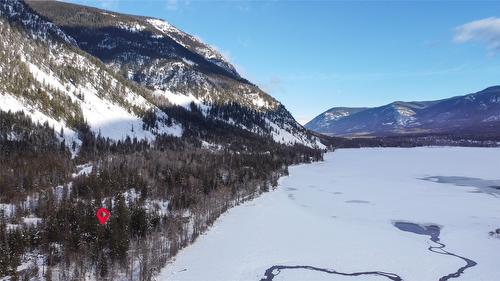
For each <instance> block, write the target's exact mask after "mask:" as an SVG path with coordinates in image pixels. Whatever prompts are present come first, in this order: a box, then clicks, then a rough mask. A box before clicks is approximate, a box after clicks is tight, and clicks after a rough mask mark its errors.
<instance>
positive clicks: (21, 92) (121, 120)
mask: <svg viewBox="0 0 500 281" xmlns="http://www.w3.org/2000/svg"><path fill="white" fill-rule="evenodd" d="M0 7H1V9H0V12H1V15H2V17H1V19H0V28H1V29H2V39H3V40H2V42H1V43H0V44H1V46H0V51H1V53H0V54H1V55H2V56H6V57H8V58H14V59H6V60H1V61H0V69H1V70H2V72H1V77H0V79H1V80H2V85H1V86H0V99H1V100H2V103H1V104H0V109H1V110H3V111H13V112H15V111H23V112H25V113H26V114H28V115H29V116H31V117H32V119H33V120H34V121H36V122H40V123H43V122H45V121H47V122H49V125H51V126H52V127H54V129H55V130H56V131H57V132H59V131H60V130H61V128H62V129H63V130H64V134H65V138H67V140H68V141H67V142H66V143H67V144H71V143H72V142H73V141H77V140H76V133H75V127H74V124H73V123H74V122H77V121H78V119H82V120H79V121H84V122H85V123H87V124H88V125H89V126H90V128H91V130H93V131H94V132H95V133H96V134H98V133H100V134H101V136H103V137H108V138H111V139H113V140H120V139H124V138H125V137H126V136H130V137H137V138H138V139H153V138H154V136H155V135H158V134H170V135H174V136H180V135H181V134H182V128H181V126H180V125H179V124H173V125H172V126H171V127H169V126H167V125H165V122H159V126H158V128H155V129H151V130H144V129H143V122H142V112H145V111H152V112H155V114H156V115H157V119H158V120H160V121H161V120H166V119H167V116H166V115H165V114H164V113H163V112H161V111H160V110H159V109H158V108H157V107H156V106H155V105H154V104H153V103H152V102H150V101H149V100H148V99H146V98H147V97H148V96H147V91H145V90H142V89H139V88H137V87H133V86H131V85H130V84H127V83H124V81H123V80H122V79H120V77H118V76H117V75H115V74H113V73H112V72H110V71H108V70H107V69H106V68H105V67H104V66H103V65H102V64H100V63H99V62H98V61H96V60H95V59H93V58H91V57H89V56H88V55H86V54H84V53H82V52H80V51H79V50H77V49H75V48H73V47H72V45H69V44H68V42H70V43H74V40H72V39H68V38H70V37H69V36H66V35H65V34H64V33H63V32H62V31H61V30H60V29H59V28H58V27H56V26H54V25H53V24H51V23H48V22H46V21H44V20H43V19H42V18H40V17H39V16H37V15H35V14H33V13H31V12H29V10H28V9H27V7H26V6H25V5H24V4H22V3H21V2H18V1H13V0H9V1H4V2H3V3H2V6H0ZM7 19H8V20H9V21H11V22H16V23H19V24H21V25H22V26H24V27H25V28H26V29H25V30H27V32H29V33H31V35H32V36H35V37H36V38H37V39H38V40H33V39H32V38H29V37H28V36H26V34H25V33H24V30H23V31H21V30H19V29H14V28H12V27H11V25H10V24H9V23H8V22H7ZM47 34H54V36H53V37H49V36H48V35H47ZM59 39H64V40H62V41H61V40H59ZM11 75H16V76H17V77H16V78H17V79H19V80H20V83H21V82H22V83H24V85H16V84H15V82H13V81H12V78H10V76H11ZM59 99H60V100H61V101H60V102H61V104H60V105H61V106H62V108H61V110H60V111H59V112H58V113H56V109H55V108H54V106H59V104H57V103H58V101H57V100H59ZM65 105H68V107H66V106H65Z"/></svg>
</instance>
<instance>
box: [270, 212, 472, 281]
mask: <svg viewBox="0 0 500 281" xmlns="http://www.w3.org/2000/svg"><path fill="white" fill-rule="evenodd" d="M393 225H394V226H395V227H396V228H397V229H399V230H401V231H406V232H411V233H414V234H418V235H427V236H430V240H431V241H432V242H434V243H435V244H437V246H429V248H428V249H429V251H431V252H433V253H436V254H440V255H448V256H453V257H456V258H459V259H461V260H463V261H465V263H466V264H465V265H464V266H462V267H460V268H458V269H457V271H455V272H452V273H450V274H447V275H445V276H442V277H440V278H439V279H438V280H439V281H446V280H449V279H451V278H458V277H460V275H462V274H463V273H464V272H465V270H466V269H467V268H469V267H473V266H475V265H477V263H476V262H475V261H473V260H471V259H469V258H466V257H462V256H459V255H457V254H454V253H451V252H448V251H446V250H444V248H445V247H446V245H445V244H444V243H441V242H440V239H439V235H440V233H441V227H440V226H438V225H436V224H426V225H420V224H416V223H412V222H405V221H395V222H393ZM291 269H304V270H313V271H319V272H324V273H328V274H335V275H342V276H363V275H375V276H381V277H385V278H387V279H389V280H394V281H402V280H403V278H402V277H401V276H399V275H398V274H396V273H390V272H383V271H362V272H353V273H346V272H339V271H336V270H334V269H327V268H319V267H315V266H310V265H273V266H271V267H269V268H268V269H267V270H266V271H265V273H264V278H262V279H261V280H260V281H271V280H273V279H274V277H276V276H277V275H278V274H280V273H281V271H283V270H291Z"/></svg>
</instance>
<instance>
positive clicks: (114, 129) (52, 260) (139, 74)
mask: <svg viewBox="0 0 500 281" xmlns="http://www.w3.org/2000/svg"><path fill="white" fill-rule="evenodd" d="M106 14H109V15H111V16H108V15H106ZM68 15H72V16H75V17H76V18H78V17H79V15H80V16H81V17H80V18H81V19H82V20H84V21H85V22H87V23H92V24H89V25H87V26H80V29H79V30H75V29H74V28H73V27H71V26H70V25H68V23H67V22H65V21H63V20H62V19H63V18H65V17H66V16H68ZM85 15H87V16H85ZM89 15H90V17H91V18H96V19H95V20H92V21H89V20H88V16H89ZM99 15H101V16H102V17H101V16H99ZM114 18H116V20H111V19H114ZM133 21H138V22H139V23H138V24H141V25H144V26H146V27H147V28H145V29H144V30H139V31H140V32H139V31H137V30H136V29H131V28H130V24H131V23H132V22H133ZM158 21H159V20H155V19H148V18H144V17H136V16H127V15H119V14H115V13H111V12H109V13H108V12H105V11H103V10H97V9H92V8H86V7H82V6H76V5H71V4H65V3H58V2H54V3H52V2H50V3H49V2H44V1H36V2H30V5H28V4H26V3H25V2H23V1H17V0H1V1H0V32H1V33H0V34H1V40H0V146H1V149H0V280H4V279H5V280H61V281H64V280H152V278H153V276H154V275H155V273H156V272H157V271H158V270H159V269H161V268H162V267H164V266H166V263H167V261H168V260H169V259H171V258H172V257H173V256H175V254H176V253H177V251H178V250H179V249H181V248H183V247H185V246H186V245H188V244H190V243H191V242H192V241H193V240H194V239H196V237H197V236H198V235H200V234H201V233H203V232H204V231H206V230H207V228H208V227H210V225H211V224H212V223H213V222H214V221H215V220H216V219H217V218H218V217H219V216H220V215H221V214H222V213H223V212H225V211H226V210H227V209H228V208H231V207H232V206H235V205H237V204H240V203H241V202H243V201H245V200H250V199H252V198H254V197H255V196H258V195H259V194H261V193H262V192H266V191H268V190H269V189H272V188H273V187H275V186H276V185H277V180H278V178H279V177H280V176H283V175H286V174H287V167H288V166H289V165H291V164H296V163H304V162H310V161H319V160H321V159H322V153H323V151H322V148H323V147H324V146H323V145H322V144H320V142H319V140H318V138H317V137H315V136H313V135H311V134H310V133H309V132H307V130H305V129H304V128H303V127H302V126H300V125H299V124H298V123H297V122H296V121H295V120H294V119H293V117H292V116H291V115H290V113H289V112H288V111H287V110H286V109H285V108H284V106H283V105H281V104H280V103H279V102H278V101H276V100H275V99H273V98H272V97H270V96H268V95H267V94H265V93H264V92H262V91H261V90H260V89H258V87H256V86H255V85H253V84H251V83H250V82H249V81H247V80H245V79H244V78H242V77H241V76H240V75H239V74H238V73H237V72H236V70H235V69H234V67H233V66H232V65H231V64H230V63H229V62H228V61H227V60H225V59H224V58H223V56H221V55H220V54H218V53H217V52H216V51H215V50H213V49H211V48H209V47H208V46H206V45H204V44H203V43H202V42H200V41H198V40H197V39H196V40H195V39H194V37H190V36H189V35H187V34H185V33H183V32H181V31H179V30H178V29H173V27H172V28H167V29H165V30H162V29H161V28H160V27H168V25H167V23H166V22H163V21H161V23H160V22H158ZM72 22H74V21H72ZM122 23H123V24H125V25H120V24H122ZM93 28H102V30H101V31H102V33H98V32H96V33H92V32H93V31H95V30H94V29H93ZM117 28H118V29H119V30H117ZM139 29H140V28H139ZM109 30H110V32H108V31H109ZM120 30H121V31H120ZM90 34H94V35H95V36H96V37H95V38H94V39H95V40H94V41H90V40H89V41H86V40H87V39H89V36H90ZM99 36H105V37H106V40H110V42H111V41H113V42H114V43H113V44H115V43H116V44H118V45H116V46H117V47H116V50H114V51H112V52H111V51H110V52H108V53H106V52H105V50H103V49H102V48H101V47H99V46H101V45H99V43H98V42H101V41H100V40H101V39H102V40H104V39H103V38H101V37H99ZM145 38H146V39H145ZM127 40H128V41H127ZM148 40H151V41H148ZM84 42H87V43H86V44H85V43H84ZM120 42H121V43H123V44H125V45H127V46H128V45H133V46H136V47H137V46H139V45H138V44H139V43H142V44H143V45H144V46H149V45H150V44H156V45H155V46H156V47H158V50H160V51H159V52H157V53H151V52H150V51H151V49H148V48H146V47H144V48H143V47H140V46H139V47H137V48H132V47H130V48H128V47H127V48H125V47H124V46H125V45H119V43H120ZM121 43H120V44H121ZM156 47H155V48H156ZM104 49H106V48H104ZM111 49H113V48H111ZM108 50H109V49H108ZM125 52H128V53H129V55H128V56H125ZM146 55H150V56H149V57H148V58H146ZM139 58H142V59H144V61H143V62H141V61H140V59H139ZM191 62H194V63H195V64H191ZM160 66H161V67H165V68H164V69H168V70H166V72H164V73H163V74H161V72H160V71H159V70H160V69H161V67H160ZM155 67H156V68H155ZM148 69H149V71H147V70H148ZM160 74H161V75H160ZM158 75H160V76H158ZM100 207H106V208H107V209H108V210H109V211H110V213H111V215H110V218H109V220H108V221H107V222H106V224H105V225H100V224H99V222H98V220H97V219H96V211H97V209H98V208H100ZM242 223H244V222H242ZM256 235H257V234H256ZM167 266H168V265H167Z"/></svg>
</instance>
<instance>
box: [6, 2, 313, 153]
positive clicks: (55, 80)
mask: <svg viewBox="0 0 500 281" xmlns="http://www.w3.org/2000/svg"><path fill="white" fill-rule="evenodd" d="M1 7H2V11H1V13H2V18H3V19H5V20H6V22H5V23H2V26H4V28H5V33H6V34H7V32H10V33H11V34H12V36H11V37H12V38H13V39H12V43H13V44H14V45H16V46H18V48H16V50H13V49H9V48H11V47H10V46H7V45H4V46H3V47H4V53H5V54H7V53H9V56H11V57H16V56H17V57H19V58H20V60H19V61H17V64H19V65H21V66H20V67H21V68H22V69H21V70H20V69H18V68H19V67H17V66H14V65H13V63H12V62H10V61H7V62H6V63H8V64H10V68H11V69H12V73H18V74H19V75H18V76H19V77H21V76H29V78H30V79H28V80H27V81H22V82H19V83H24V86H23V87H24V88H26V89H41V88H44V92H45V96H46V98H43V99H42V98H41V96H40V95H38V94H36V93H24V92H20V93H17V94H16V95H13V94H12V92H11V91H10V90H8V89H7V88H9V87H10V88H16V87H17V86H16V87H14V86H12V87H11V86H10V85H11V84H12V82H10V80H9V79H8V77H7V73H4V74H5V77H4V89H3V91H2V96H1V97H0V98H2V99H3V101H4V102H3V105H2V108H1V109H2V110H4V111H8V110H15V111H18V110H22V111H26V112H31V111H33V112H35V114H31V116H32V117H33V118H34V116H38V117H40V118H38V119H39V121H41V122H45V121H49V123H51V126H53V127H54V128H55V129H56V130H57V131H59V130H61V129H62V130H64V131H65V132H66V135H71V137H69V138H68V139H67V142H66V143H68V144H69V143H71V142H73V141H76V142H78V138H77V137H75V136H77V135H78V134H77V131H78V129H77V128H76V123H88V125H89V127H90V130H91V131H93V132H94V133H95V134H98V133H99V134H102V136H105V137H111V139H116V140H119V139H123V138H125V137H126V136H130V137H137V138H139V139H149V140H152V139H154V138H155V136H157V135H159V134H165V133H166V134H170V135H174V136H182V134H183V127H186V126H187V127H192V126H191V125H190V124H184V123H186V122H190V121H189V120H186V119H185V118H184V119H183V117H182V116H174V115H176V114H177V115H178V114H179V112H178V110H172V108H174V107H182V108H184V109H185V110H187V111H189V110H191V108H192V107H191V104H194V105H196V107H198V108H200V109H201V111H202V114H203V116H204V118H207V119H210V120H213V121H214V122H225V123H227V124H229V125H230V126H236V127H239V128H241V129H244V130H247V131H249V132H251V133H255V134H257V135H260V136H262V137H270V138H272V139H273V140H274V141H276V142H278V143H283V144H287V145H294V144H302V145H306V146H309V147H322V145H321V144H320V143H319V141H318V139H317V138H316V137H314V136H312V135H311V134H309V133H308V132H307V131H306V130H305V129H304V128H303V127H302V126H301V125H300V124H298V123H297V122H296V121H295V119H294V118H293V117H292V115H291V114H290V113H289V112H288V110H286V108H285V107H284V106H283V105H282V104H281V103H279V102H278V101H277V100H276V99H274V98H273V97H271V96H269V95H268V94H266V93H265V92H263V91H262V90H260V89H259V88H258V87H257V86H255V85H254V84H252V83H251V82H249V81H248V80H246V79H244V78H242V77H241V76H240V75H239V74H238V73H237V71H236V70H235V69H234V67H233V66H232V65H231V64H230V63H229V62H228V61H227V60H225V59H224V58H223V56H222V55H221V54H219V53H218V52H217V51H216V50H215V49H213V48H211V47H210V46H208V45H205V44H204V43H202V42H201V41H199V40H198V39H196V38H195V37H193V36H191V35H189V34H186V33H184V32H182V31H180V30H179V29H177V28H175V27H173V26H171V25H170V24H168V23H167V22H165V21H160V20H158V19H154V18H149V17H144V16H132V15H124V14H119V13H114V12H109V11H105V10H101V9H97V8H92V7H86V6H81V5H74V4H70V3H64V2H58V1H27V2H23V1H17V0H5V1H3V2H2V6H1ZM70 23H71V24H70ZM13 26H15V28H13ZM95 27H97V29H96V28H95ZM27 34H31V35H30V36H31V38H27V36H26V35H27ZM33 39H35V40H33ZM23 46H30V47H29V48H27V49H26V51H27V52H28V53H26V52H25V51H23V48H24V47H23ZM37 48H38V49H40V50H41V49H45V50H46V51H47V52H48V54H50V55H48V56H44V55H43V52H41V51H39V50H37ZM23 52H24V53H23ZM83 64H85V66H83ZM5 69H6V68H5ZM91 69H93V71H89V70H91ZM96 83H97V84H96ZM94 84H95V85H94ZM17 88H18V87H17ZM53 89H56V90H57V93H56V95H57V99H59V100H67V102H66V105H67V106H65V107H66V108H67V109H68V112H66V113H65V115H66V117H64V116H59V115H60V114H59V115H57V114H54V112H53V111H54V107H58V106H59V105H58V104H57V103H56V102H55V100H53V99H52V100H53V102H52V103H50V104H49V103H48V102H47V100H49V99H51V97H52V96H53V95H54V93H51V92H52V90H53ZM29 91H31V90H29ZM29 91H28V92H29ZM23 93H24V94H23ZM70 104H72V105H71V106H69V105H70ZM82 109H83V111H82ZM92 109H94V111H92ZM95 110H97V111H95ZM95 112H96V113H97V115H96V114H95ZM119 112H121V113H120V114H118V113H119ZM149 112H154V114H153V115H151V114H150V113H149ZM75 116H79V117H78V122H77V121H75V120H73V121H71V120H68V119H71V118H73V119H74V117H75ZM96 116H97V117H96ZM108 117H109V118H108ZM146 117H147V118H149V120H150V122H151V123H152V125H153V126H149V125H147V124H145V123H144V120H143V119H144V118H146ZM179 118H180V119H183V120H180V119H179ZM35 119H36V118H35ZM106 119H109V120H110V121H111V120H112V121H113V123H114V124H117V125H116V126H104V125H102V124H103V123H104V121H105V120H106ZM119 120H123V122H122V121H119ZM240 120H241V121H242V122H244V123H241V122H240ZM244 120H245V121H244ZM117 121H119V122H117ZM79 126H80V125H79ZM112 127H114V128H112ZM118 127H120V128H119V129H118ZM110 130H113V131H115V132H114V133H110Z"/></svg>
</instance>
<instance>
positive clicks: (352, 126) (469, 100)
mask: <svg viewBox="0 0 500 281" xmlns="http://www.w3.org/2000/svg"><path fill="white" fill-rule="evenodd" d="M332 116H333V117H332ZM337 116H338V117H337ZM305 127H306V128H308V129H310V130H313V131H316V132H320V133H324V134H329V135H335V136H360V135H368V136H385V135H398V134H421V133H423V134H427V133H472V134H482V133H488V134H489V133H494V132H498V131H499V130H500V86H494V87H490V88H487V89H485V90H483V91H480V92H477V93H473V94H468V95H465V96H457V97H452V98H448V99H443V100H437V101H426V102H399V101H398V102H393V103H390V104H388V105H384V106H380V107H375V108H355V109H349V108H348V109H345V108H344V109H342V108H340V109H339V108H332V109H330V110H328V111H326V112H325V113H322V114H321V115H319V116H317V117H316V118H314V119H313V120H312V121H311V122H309V123H308V124H306V125H305Z"/></svg>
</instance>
